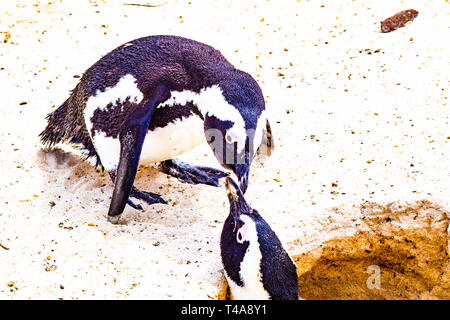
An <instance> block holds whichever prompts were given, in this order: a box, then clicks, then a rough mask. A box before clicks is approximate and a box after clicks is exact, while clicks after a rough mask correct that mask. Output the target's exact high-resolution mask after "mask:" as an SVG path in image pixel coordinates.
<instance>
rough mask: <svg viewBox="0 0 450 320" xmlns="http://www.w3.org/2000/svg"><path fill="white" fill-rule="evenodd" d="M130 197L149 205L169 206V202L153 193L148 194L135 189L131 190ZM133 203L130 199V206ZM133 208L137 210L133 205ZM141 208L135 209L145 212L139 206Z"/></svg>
mask: <svg viewBox="0 0 450 320" xmlns="http://www.w3.org/2000/svg"><path fill="white" fill-rule="evenodd" d="M130 197H133V198H136V199H139V200H142V201H145V202H146V203H147V204H155V203H162V204H167V202H166V201H165V200H164V199H163V198H162V197H161V196H160V195H159V194H156V193H153V192H147V191H141V190H138V189H136V188H135V187H133V189H131V193H130ZM130 202H132V201H131V200H130V199H128V204H130ZM131 206H132V207H133V208H135V207H134V206H133V205H131ZM137 206H139V207H140V208H135V209H138V210H143V209H142V206H141V205H137Z"/></svg>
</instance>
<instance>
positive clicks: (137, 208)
mask: <svg viewBox="0 0 450 320" xmlns="http://www.w3.org/2000/svg"><path fill="white" fill-rule="evenodd" d="M127 203H128V205H130V207H132V208H134V209H136V210H140V211H144V209H143V208H142V206H141V205H140V204H139V203H134V202H133V201H131V199H128V201H127Z"/></svg>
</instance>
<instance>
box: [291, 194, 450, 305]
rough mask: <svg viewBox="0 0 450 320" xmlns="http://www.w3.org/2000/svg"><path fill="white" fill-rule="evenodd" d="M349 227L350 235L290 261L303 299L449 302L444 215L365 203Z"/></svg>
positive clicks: (431, 209)
mask: <svg viewBox="0 0 450 320" xmlns="http://www.w3.org/2000/svg"><path fill="white" fill-rule="evenodd" d="M353 223H354V225H355V232H354V235H353V236H345V237H337V238H333V239H330V240H328V241H326V242H324V243H321V244H320V245H318V246H317V247H316V248H315V249H313V250H311V251H308V252H305V253H303V254H301V255H298V256H296V257H294V260H295V261H296V263H297V266H298V274H299V287H300V296H301V297H302V298H304V299H449V298H450V262H449V256H448V253H449V228H448V226H449V214H448V211H445V210H443V209H442V208H441V207H439V206H437V205H434V204H432V203H430V202H428V201H421V202H418V203H415V204H413V205H406V206H405V205H398V204H395V203H391V204H389V205H387V206H382V205H379V204H376V203H369V202H368V203H365V204H364V205H362V206H361V208H360V216H359V217H357V218H356V219H354V221H353Z"/></svg>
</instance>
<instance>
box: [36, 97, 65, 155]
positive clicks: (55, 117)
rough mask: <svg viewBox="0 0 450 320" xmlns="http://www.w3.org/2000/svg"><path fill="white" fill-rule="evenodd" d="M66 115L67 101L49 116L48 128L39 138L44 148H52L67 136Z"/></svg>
mask: <svg viewBox="0 0 450 320" xmlns="http://www.w3.org/2000/svg"><path fill="white" fill-rule="evenodd" d="M66 114H67V100H66V101H65V102H64V103H63V104H62V105H61V106H60V107H59V108H58V109H56V110H55V111H53V112H52V113H49V114H48V115H47V117H46V119H47V121H48V123H47V126H46V127H45V129H44V131H42V132H41V133H40V134H39V138H40V139H41V142H42V144H43V145H44V146H48V147H51V146H53V145H55V144H57V143H59V142H60V141H61V140H62V139H64V138H65V137H66V136H67V133H66V129H65V122H66V120H65V117H66Z"/></svg>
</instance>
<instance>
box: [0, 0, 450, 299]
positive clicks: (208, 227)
mask: <svg viewBox="0 0 450 320" xmlns="http://www.w3.org/2000/svg"><path fill="white" fill-rule="evenodd" d="M124 2H133V3H146V2H147V1H140V0H139V1H138V0H135V1H106V0H105V1H100V0H99V1H91V0H90V1H76V0H62V1H59V0H57V1H51V2H50V1H31V0H30V1H15V0H3V1H2V2H1V4H0V31H1V32H9V33H10V35H11V37H10V39H9V40H8V42H7V43H0V85H1V86H0V88H1V96H2V107H1V108H0V130H1V131H0V133H1V134H0V147H1V157H0V177H1V180H0V244H1V245H2V247H0V298H2V299H29V298H31V299H36V298H43V299H59V298H62V299H91V298H96V299H104V298H132V299H160V298H162V299H208V298H216V297H217V295H218V292H219V290H220V289H221V287H222V285H220V283H222V282H223V277H222V273H221V264H220V253H219V237H220V232H221V227H222V222H223V220H224V219H225V217H226V216H227V214H228V202H227V199H226V193H225V192H224V190H223V189H222V188H213V187H208V186H203V185H199V186H190V185H185V184H181V183H179V182H178V181H177V180H176V179H174V178H171V177H170V178H168V177H167V176H166V175H164V174H162V173H160V172H159V171H158V170H157V169H155V168H145V169H141V170H140V171H139V173H138V177H137V180H136V185H137V187H138V188H141V189H143V190H148V191H154V192H158V193H161V194H162V195H163V196H164V198H165V199H166V200H170V201H171V202H170V204H169V205H166V206H164V205H153V206H144V207H145V212H142V213H141V212H138V211H135V210H133V209H131V208H130V207H128V208H127V209H126V210H125V213H124V215H123V218H122V220H123V224H122V225H112V224H109V223H108V222H107V221H106V213H107V210H108V206H109V202H110V197H111V193H112V184H111V183H110V181H109V178H108V176H107V174H104V173H101V172H98V171H96V170H95V169H94V168H93V167H91V166H90V164H89V163H87V162H82V161H80V160H79V159H78V157H77V156H76V155H74V154H71V153H67V154H65V155H63V157H61V155H59V156H58V157H55V154H54V153H51V154H46V153H44V152H42V151H40V149H41V146H40V143H39V140H38V134H39V132H40V131H41V130H42V129H43V128H44V126H45V123H46V122H45V115H46V114H47V113H48V112H50V111H51V110H53V109H52V107H55V106H59V105H60V104H61V103H62V102H63V101H64V100H65V99H66V98H67V96H68V95H69V91H70V90H71V89H73V87H74V86H75V85H76V83H77V81H78V79H77V78H74V77H73V76H74V75H81V74H82V73H83V72H84V71H85V70H86V69H87V68H88V67H89V66H90V65H92V64H93V63H94V62H95V61H97V60H98V59H99V58H100V57H101V56H102V55H104V54H106V53H107V52H109V51H110V50H111V49H113V48H115V47H116V46H118V45H120V44H122V43H124V42H126V41H129V40H132V39H135V38H138V37H141V36H146V35H152V34H173V35H180V36H185V37H188V38H192V39H195V40H199V41H202V42H205V43H208V44H210V45H212V46H214V47H215V48H217V49H219V50H220V51H221V52H222V53H223V54H224V55H225V57H227V58H228V59H229V61H230V62H231V63H233V64H234V65H235V66H236V67H238V68H241V69H243V70H245V71H247V72H249V73H250V74H252V75H253V76H254V77H255V79H256V80H257V81H258V83H259V84H260V85H261V87H262V89H263V92H264V95H265V97H266V103H267V108H268V113H269V116H270V119H271V123H272V130H273V134H274V137H275V139H276V143H277V151H276V153H275V154H274V155H273V157H271V158H270V159H268V160H267V161H266V162H264V164H260V163H256V162H255V163H254V164H253V166H252V172H251V179H250V186H249V189H248V192H247V194H246V197H247V199H248V201H249V202H250V203H251V204H252V205H253V206H254V207H255V208H257V209H260V212H261V213H262V214H263V216H264V217H265V218H266V220H267V221H268V222H269V223H270V224H271V225H272V227H273V228H274V229H275V230H277V232H278V235H279V237H280V239H281V240H282V241H283V242H284V243H286V244H287V248H288V249H289V251H290V252H291V253H292V254H293V255H296V254H298V253H300V252H303V251H304V250H306V247H295V246H294V245H293V243H295V240H297V239H301V243H304V244H305V245H306V244H313V243H318V242H320V241H322V240H325V239H328V238H330V237H331V236H332V235H331V234H329V233H327V234H324V233H322V232H320V230H322V229H323V226H324V225H327V224H329V223H330V221H331V220H327V219H328V218H327V217H329V216H332V215H333V213H332V208H334V207H339V208H341V209H340V210H341V212H344V213H345V212H346V214H347V215H348V216H349V217H347V218H349V219H351V214H352V213H353V212H355V211H357V210H358V207H359V205H360V204H361V203H362V202H363V201H365V200H370V201H374V202H378V203H381V204H385V203H388V202H391V201H399V202H402V203H403V202H414V201H417V200H422V199H428V200H430V201H431V202H433V203H437V204H439V205H441V206H443V207H444V208H447V209H448V207H449V199H450V197H449V196H448V195H449V191H450V190H449V186H450V177H449V167H450V163H449V156H448V155H449V154H450V148H449V141H450V140H449V135H450V130H449V128H450V126H449V123H448V122H449V113H450V112H449V108H448V102H447V97H448V81H449V74H450V72H449V71H450V70H449V61H448V57H449V50H448V49H449V45H448V43H449V41H448V39H450V32H449V28H448V27H449V25H448V18H449V13H450V10H449V4H448V2H447V1H444V0H441V1H439V0H434V1H419V0H417V1H397V0H396V1H367V0H364V1H350V0H346V1H305V0H301V1H294V0H291V1H287V0H285V1H274V0H272V1H234V2H233V4H232V5H231V4H227V2H225V1H196V0H192V1H190V2H189V3H188V1H168V3H165V4H164V0H158V1H148V2H149V3H152V4H154V3H161V4H164V5H163V6H159V7H155V8H146V7H136V6H127V5H123V3H124ZM321 5H324V6H323V7H321ZM409 8H414V9H416V10H418V11H419V16H418V17H417V18H416V19H415V20H414V21H413V22H412V23H411V24H410V25H407V26H406V27H404V28H401V29H398V30H397V31H394V32H392V33H388V34H382V33H380V32H379V27H380V24H379V22H380V21H381V20H383V19H385V18H387V17H389V16H391V15H393V14H394V13H396V12H398V11H400V10H404V9H409ZM4 36H5V33H0V40H3V38H2V37H4ZM366 49H368V50H367V51H366ZM377 49H380V51H379V52H376V50H377ZM369 53H370V54H369ZM281 74H283V76H282V75H281ZM22 102H26V104H24V105H21V103H22ZM205 155H206V156H205ZM184 158H185V159H187V160H189V161H191V162H192V163H202V164H206V165H212V166H217V164H216V162H215V159H214V158H213V157H212V155H211V153H210V151H209V150H208V147H207V146H205V145H203V146H201V147H199V148H197V149H196V150H194V151H192V152H191V153H190V154H188V155H186V156H185V157H184ZM57 159H59V160H58V161H57ZM274 178H275V179H277V180H278V181H276V180H274ZM332 183H336V184H337V186H335V185H332ZM331 192H332V193H331ZM51 201H53V202H54V203H55V205H54V206H53V207H51V206H50V204H49V203H50V202H51ZM329 219H331V218H329ZM336 232H338V233H339V232H341V231H340V230H339V229H337V231H336ZM342 232H344V230H342Z"/></svg>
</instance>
